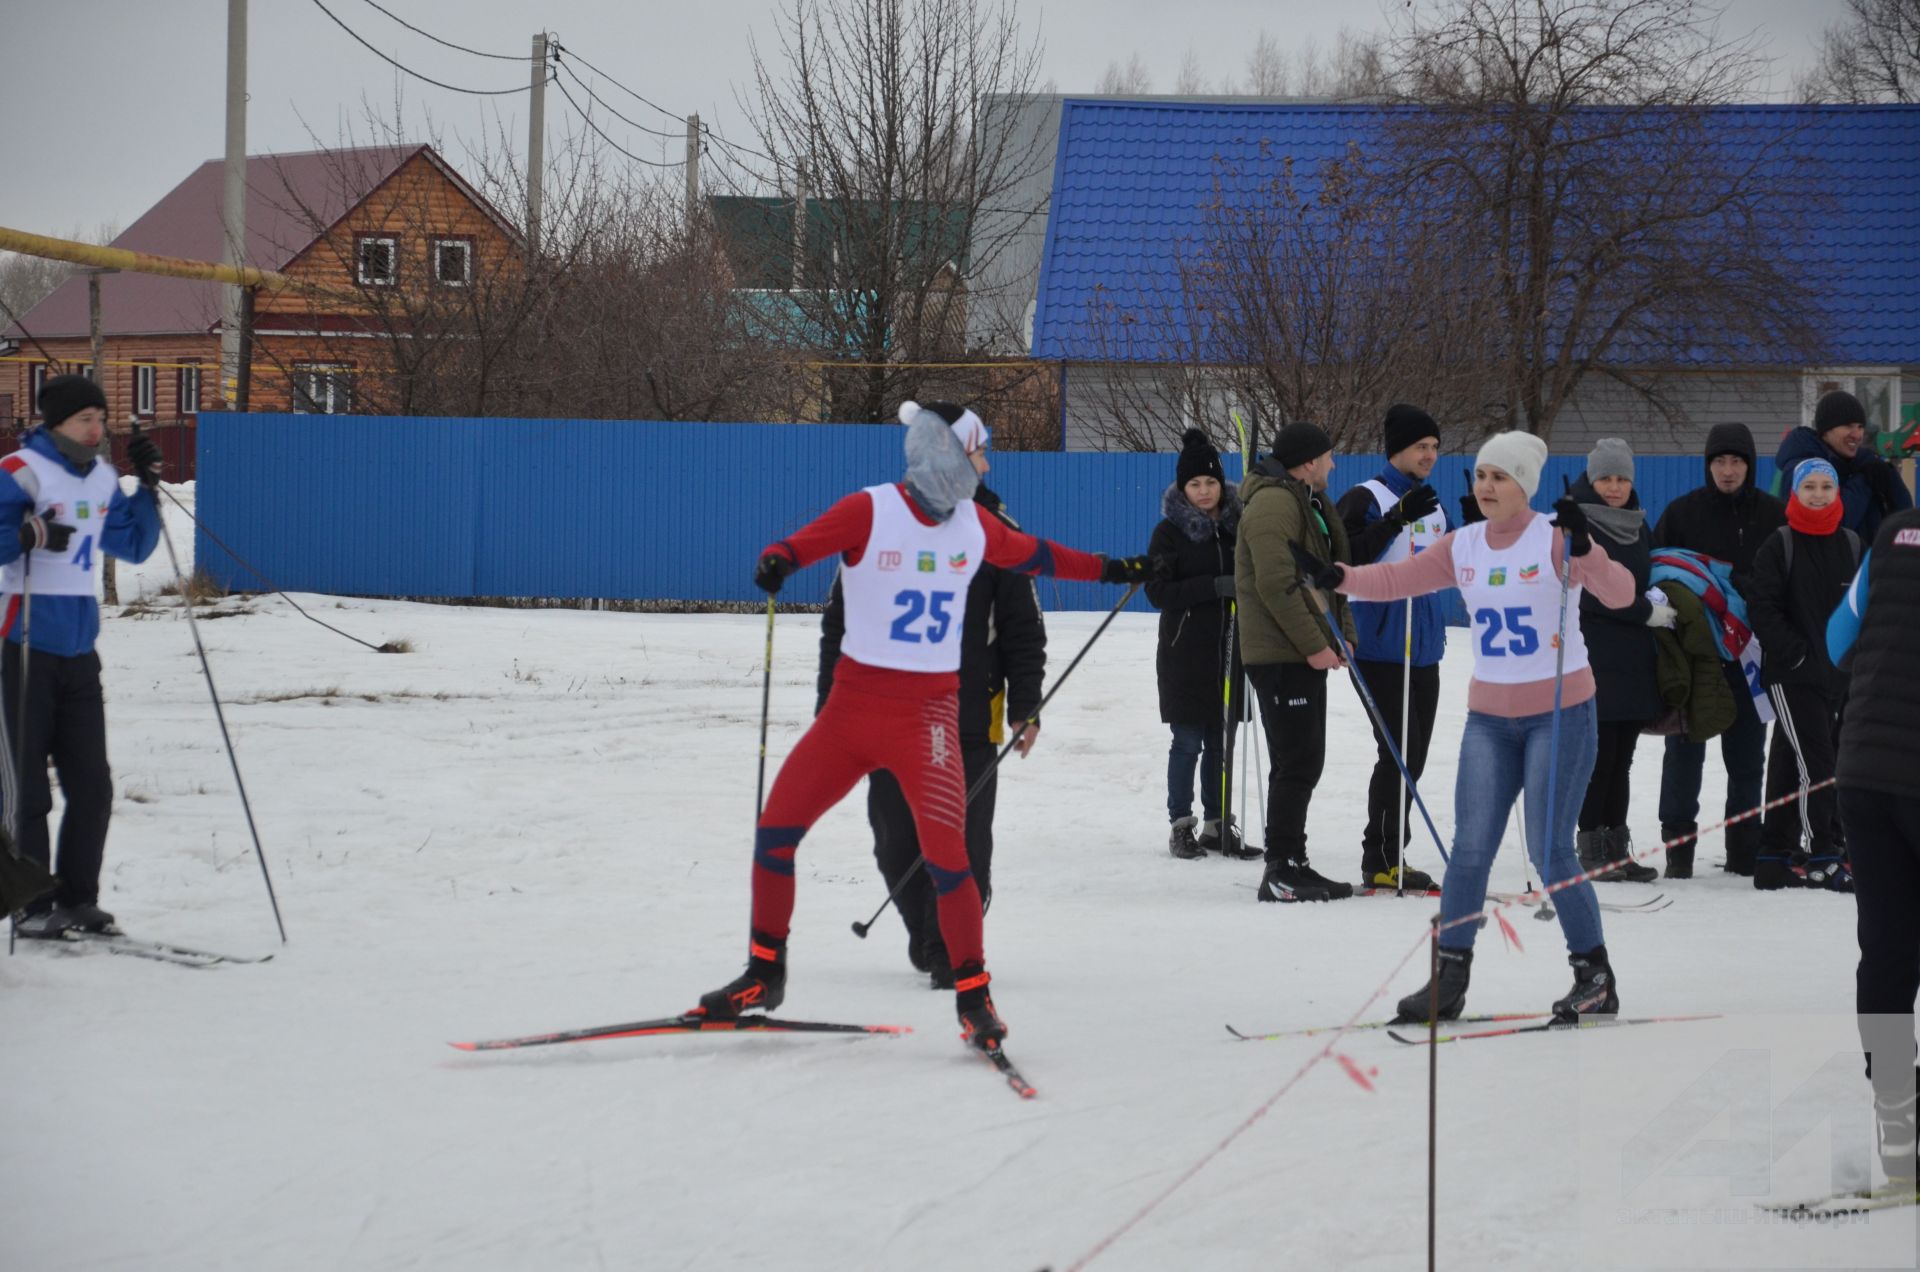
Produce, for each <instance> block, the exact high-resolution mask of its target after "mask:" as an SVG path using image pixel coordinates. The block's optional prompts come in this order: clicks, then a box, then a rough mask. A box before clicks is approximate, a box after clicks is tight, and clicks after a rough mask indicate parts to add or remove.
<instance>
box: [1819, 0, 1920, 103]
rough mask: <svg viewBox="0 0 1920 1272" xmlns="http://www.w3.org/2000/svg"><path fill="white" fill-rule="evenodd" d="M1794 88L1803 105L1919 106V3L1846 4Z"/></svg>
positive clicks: (1862, 0)
mask: <svg viewBox="0 0 1920 1272" xmlns="http://www.w3.org/2000/svg"><path fill="white" fill-rule="evenodd" d="M1798 88H1799V95H1800V97H1801V98H1802V100H1805V101H1815V102H1819V101H1841V102H1912V101H1920V0H1847V16H1846V18H1845V19H1844V20H1843V21H1840V22H1836V23H1834V24H1833V25H1832V26H1830V27H1828V28H1827V31H1826V36H1825V39H1824V40H1823V41H1822V43H1821V48H1820V61H1819V63H1818V64H1817V65H1816V66H1815V67H1814V69H1813V71H1812V73H1811V74H1810V75H1809V76H1808V77H1807V78H1806V79H1805V80H1804V81H1802V82H1801V83H1800V85H1799V86H1798Z"/></svg>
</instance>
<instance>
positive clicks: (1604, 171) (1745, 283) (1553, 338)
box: [1388, 0, 1822, 436]
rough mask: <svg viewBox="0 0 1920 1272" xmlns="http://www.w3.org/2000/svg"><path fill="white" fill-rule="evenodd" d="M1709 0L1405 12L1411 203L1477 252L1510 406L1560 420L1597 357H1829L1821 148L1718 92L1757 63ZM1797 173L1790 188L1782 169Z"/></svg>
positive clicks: (1396, 150) (1641, 372) (1401, 64)
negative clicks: (1820, 219)
mask: <svg viewBox="0 0 1920 1272" xmlns="http://www.w3.org/2000/svg"><path fill="white" fill-rule="evenodd" d="M1717 16H1718V13H1717V10H1715V9H1713V8H1711V7H1709V6H1708V5H1706V4H1704V3H1702V2H1701V0H1444V3H1441V4H1439V5H1438V6H1437V7H1434V8H1431V9H1425V10H1420V11H1417V12H1416V13H1415V15H1414V16H1413V17H1412V18H1411V19H1409V20H1408V21H1407V23H1406V25H1405V26H1404V27H1403V28H1402V30H1401V31H1400V33H1399V35H1398V38H1397V39H1396V42H1395V45H1394V49H1393V59H1392V64H1391V69H1392V71H1393V72H1394V75H1395V77H1396V79H1397V81H1398V84H1399V88H1400V90H1401V91H1402V92H1403V93H1404V94H1406V95H1407V96H1408V97H1409V98H1410V99H1411V100H1412V101H1414V102H1418V103H1421V105H1420V106H1419V107H1418V108H1415V109H1409V110H1404V111H1400V112H1396V113H1394V114H1393V115H1391V116H1390V117H1389V118H1390V120H1391V123H1390V125H1389V128H1388V136H1389V138H1390V149H1391V151H1392V155H1393V158H1392V163H1393V165H1394V166H1396V167H1397V168H1398V170H1399V175H1400V182H1401V191H1402V198H1403V199H1404V200H1405V201H1406V203H1407V204H1408V205H1409V206H1413V207H1418V208H1421V209H1424V210H1425V213H1426V214H1427V215H1429V216H1431V217H1433V218H1435V219H1439V218H1444V219H1445V221H1446V222H1447V223H1449V224H1451V225H1453V226H1455V227H1457V231H1458V232H1459V233H1461V234H1463V235H1465V236H1466V237H1467V241H1468V242H1469V243H1470V244H1477V245H1479V246H1480V250H1481V251H1482V253H1483V260H1484V267H1485V270H1486V272H1487V283H1488V285H1489V286H1491V287H1492V288H1493V291H1494V294H1495V296H1496V298H1497V301H1498V309H1497V330H1496V333H1495V334H1496V335H1497V340H1498V350H1497V354H1498V357H1497V362H1496V365H1495V366H1494V368H1493V373H1494V375H1495V377H1496V379H1495V384H1496V387H1497V396H1498V398H1499V400H1500V403H1501V409H1500V411H1499V420H1500V423H1501V424H1502V425H1503V426H1505V427H1515V428H1525V429H1528V430H1530V431H1532V432H1535V433H1537V434H1540V435H1542V436H1546V435H1549V434H1550V433H1551V431H1552V429H1553V425H1554V421H1555V419H1556V418H1557V417H1558V416H1559V415H1560V413H1561V411H1562V410H1563V409H1564V408H1565V407H1566V406H1567V404H1568V402H1569V401H1570V400H1571V398H1572V397H1573V395H1574V393H1575V391H1576V390H1577V389H1578V388H1579V387H1580V385H1581V383H1582V382H1583V381H1584V380H1585V379H1586V378H1587V377H1588V376H1590V375H1599V376H1603V377H1606V378H1609V379H1612V380H1614V381H1616V382H1618V383H1619V384H1622V385H1624V386H1626V387H1628V388H1629V389H1631V390H1632V391H1633V392H1635V393H1638V394H1639V395H1641V397H1642V398H1643V399H1644V400H1645V401H1646V402H1648V403H1649V404H1651V405H1652V406H1654V407H1657V408H1661V409H1671V408H1672V404H1671V402H1670V401H1668V399H1667V398H1666V397H1665V396H1664V395H1663V394H1664V388H1663V386H1664V384H1665V383H1666V381H1664V380H1663V378H1662V377H1661V376H1659V375H1658V374H1655V373H1654V369H1655V368H1661V367H1667V368H1670V367H1672V366H1674V365H1676V364H1680V363H1694V362H1702V361H1705V362H1716V361H1717V362H1747V363H1753V362H1760V363H1765V364H1770V365H1781V364H1786V365H1795V364H1799V365H1804V364H1805V363H1806V362H1808V361H1813V360H1817V357H1818V355H1819V352H1820V349H1821V345H1822V337H1821V333H1820V325H1819V324H1820V321H1821V320H1820V311H1819V309H1818V308H1817V307H1816V305H1815V303H1814V295H1813V292H1812V289H1811V286H1810V280H1809V279H1808V278H1807V277H1806V275H1805V274H1804V273H1803V272H1802V270H1801V268H1800V267H1798V266H1797V265H1796V264H1795V262H1794V254H1793V251H1792V248H1793V245H1794V243H1795V242H1797V241H1798V239H1799V237H1800V235H1801V234H1802V232H1803V231H1802V227H1803V225H1804V218H1805V217H1806V216H1807V215H1809V214H1810V213H1813V212H1814V211H1815V209H1814V208H1812V207H1811V206H1810V204H1809V203H1808V201H1807V199H1806V197H1805V195H1804V194H1803V193H1800V192H1802V191H1804V189H1805V188H1806V187H1807V186H1809V185H1817V183H1815V182H1809V181H1807V180H1806V179H1805V178H1806V174H1807V172H1808V171H1809V170H1810V169H1813V168H1814V167H1815V166H1816V164H1817V159H1816V157H1815V156H1813V155H1810V154H1803V153H1800V152H1801V151H1802V150H1803V149H1804V147H1802V146H1800V145H1799V144H1798V142H1797V139H1796V137H1795V136H1794V134H1793V133H1792V132H1791V131H1790V130H1789V131H1786V132H1782V131H1779V130H1778V128H1777V126H1776V125H1774V124H1772V123H1770V122H1767V121H1756V122H1754V123H1751V124H1748V123H1744V122H1742V121H1740V120H1736V119H1733V118H1729V117H1727V116H1726V115H1724V114H1720V115H1716V114H1715V112H1714V108H1716V107H1720V106H1723V105H1726V104H1728V103H1731V102H1734V101H1737V100H1740V99H1742V98H1743V97H1744V96H1746V95H1747V92H1748V89H1749V86H1750V85H1751V83H1752V82H1753V80H1754V78H1755V76H1756V75H1757V74H1758V73H1760V72H1761V71H1762V70H1763V69H1764V62H1763V60H1762V59H1761V58H1760V57H1759V55H1758V54H1757V53H1756V51H1755V49H1754V46H1753V44H1752V43H1751V42H1750V41H1735V42H1726V41H1724V40H1722V39H1720V38H1719V36H1718V34H1717V32H1716V30H1715V26H1714V19H1715V18H1716V17H1717ZM1789 180H1792V181H1793V182H1794V184H1793V186H1792V189H1791V190H1789V189H1788V187H1787V186H1786V184H1785V183H1786V182H1787V181H1789Z"/></svg>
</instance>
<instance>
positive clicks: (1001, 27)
mask: <svg viewBox="0 0 1920 1272" xmlns="http://www.w3.org/2000/svg"><path fill="white" fill-rule="evenodd" d="M777 38H778V45H779V52H780V59H779V62H778V63H776V62H775V61H774V60H772V59H771V58H770V57H769V56H768V55H767V53H766V52H764V51H763V50H762V49H761V47H760V45H759V43H758V42H757V41H756V42H755V44H754V50H753V56H754V90H753V95H754V100H753V101H752V102H751V103H749V104H748V105H747V110H748V113H749V116H750V117H751V119H752V123H753V127H754V129H755V131H756V133H757V134H758V136H759V140H760V149H762V150H764V151H765V152H766V153H767V154H768V155H770V156H772V157H773V162H774V164H775V165H776V167H777V168H778V170H779V173H780V175H781V178H782V184H783V185H786V186H787V187H788V188H792V187H793V184H794V182H793V178H794V177H795V175H796V174H798V173H802V172H803V173H804V174H805V177H804V184H805V188H806V190H807V192H808V194H809V197H810V203H809V207H808V209H807V210H806V211H807V216H806V217H805V218H804V219H803V222H802V223H803V225H804V226H805V227H806V232H805V234H804V236H803V237H804V239H805V242H804V245H803V246H804V252H803V279H802V285H801V286H797V287H795V288H793V289H792V291H791V292H790V293H789V294H790V296H791V299H792V304H793V307H794V309H795V311H796V312H797V314H798V316H799V320H798V321H797V322H796V323H795V324H794V326H793V329H792V330H791V331H790V332H789V335H788V338H789V340H790V342H791V343H793V344H794V345H795V346H797V347H806V348H811V349H812V350H813V351H814V353H815V357H816V359H818V360H819V361H822V362H829V363H836V364H839V365H838V366H836V367H832V368H829V369H828V373H827V374H826V375H824V376H823V379H822V384H821V386H820V391H821V394H822V396H823V398H824V400H825V404H826V405H825V412H826V414H827V416H828V418H832V419H838V420H849V421H876V422H878V421H884V420H890V419H892V418H893V413H894V411H895V410H896V409H897V404H898V402H899V400H900V399H901V398H904V397H909V396H915V395H917V394H919V392H920V389H919V386H920V383H921V380H922V377H923V373H924V372H925V370H926V364H928V363H936V362H940V361H958V360H962V358H963V357H964V355H965V352H966V350H965V332H966V329H967V324H966V321H965V318H966V303H967V278H968V276H969V274H971V273H973V272H976V271H980V270H982V269H983V268H984V267H986V266H987V265H989V264H990V263H991V262H992V261H993V260H994V259H995V258H996V257H997V256H998V254H1000V253H1001V252H1002V251H1004V250H1005V249H1006V247H1007V244H1008V241H1009V239H1010V237H1011V235H1005V236H1000V237H996V236H994V235H992V234H990V233H985V232H977V231H978V227H979V225H980V215H981V213H982V211H983V210H985V209H989V208H992V207H995V206H998V205H999V204H1000V203H1001V202H1003V201H1004V199H1005V197H1006V196H1008V195H1009V192H1010V191H1012V190H1013V189H1014V188H1015V187H1016V186H1017V185H1018V184H1019V183H1020V182H1021V181H1023V180H1024V179H1025V178H1027V177H1028V176H1029V175H1031V173H1032V172H1033V171H1034V169H1035V165H1037V164H1038V163H1039V162H1040V159H1041V156H1040V155H1039V154H1038V153H1037V151H1036V150H1035V149H1033V148H1032V147H1030V146H1027V145H1024V144H1023V142H1022V141H1021V139H1020V137H1019V135H1018V134H1017V132H1016V130H1013V129H1010V128H1006V127H997V126H995V125H996V123H997V122H998V121H997V120H996V119H995V118H993V117H992V113H993V112H994V111H995V110H996V109H1005V108H1006V106H1005V103H1006V102H1008V101H1009V100H1017V99H1018V98H1021V97H1023V96H1026V95H1029V94H1031V93H1032V91H1033V85H1034V83H1035V81H1036V70H1037V68H1038V65H1039V46H1038V44H1037V43H1036V42H1034V41H1033V40H1030V39H1029V38H1028V37H1027V36H1026V35H1025V34H1024V33H1023V31H1022V30H1021V27H1020V25H1019V21H1018V19H1017V16H1016V15H1015V13H1014V11H1013V9H1012V8H1011V6H1010V5H1009V4H1007V3H1003V2H1002V0H914V2H911V3H910V2H909V0H789V5H788V7H787V8H786V9H785V10H784V12H783V13H782V15H781V18H780V23H779V28H778V36H777ZM996 102H997V103H1000V105H999V106H996V105H995V103H996Z"/></svg>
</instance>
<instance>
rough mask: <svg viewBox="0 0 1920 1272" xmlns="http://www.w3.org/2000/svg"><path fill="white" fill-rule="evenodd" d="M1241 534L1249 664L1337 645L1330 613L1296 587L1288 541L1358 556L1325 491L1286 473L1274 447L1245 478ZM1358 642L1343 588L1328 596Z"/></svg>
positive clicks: (1334, 555) (1348, 560)
mask: <svg viewBox="0 0 1920 1272" xmlns="http://www.w3.org/2000/svg"><path fill="white" fill-rule="evenodd" d="M1240 502H1241V504H1242V505H1243V507H1242V509H1241V512H1240V537H1239V542H1238V543H1236V544H1235V545H1234V551H1233V576H1234V584H1235V587H1236V589H1237V591H1238V597H1237V599H1238V603H1239V607H1240V613H1239V619H1238V625H1239V629H1240V657H1241V658H1242V659H1244V660H1245V661H1246V662H1248V663H1250V664H1255V665H1260V664H1266V663H1303V662H1305V661H1307V659H1309V658H1311V657H1312V656H1313V655H1314V654H1317V653H1319V652H1320V651H1321V650H1323V649H1335V650H1337V648H1338V646H1336V645H1335V644H1334V640H1333V637H1332V636H1331V635H1329V634H1328V632H1327V625H1326V621H1325V620H1324V619H1322V618H1321V617H1320V611H1319V610H1318V609H1317V608H1316V607H1315V606H1314V604H1313V602H1312V601H1311V600H1309V599H1308V598H1307V589H1305V588H1295V587H1294V586H1293V585H1294V583H1295V582H1296V581H1297V580H1298V578H1299V567H1298V566H1296V565H1295V564H1294V560H1293V552H1292V550H1291V549H1290V548H1288V547H1287V544H1288V543H1290V542H1291V543H1298V544H1299V545H1300V546H1301V547H1303V548H1305V549H1306V550H1307V551H1309V552H1311V553H1313V555H1315V556H1317V557H1319V558H1320V559H1321V560H1322V561H1339V562H1341V563H1343V564H1349V565H1350V564H1352V562H1353V554H1352V553H1351V552H1350V551H1349V550H1348V548H1347V528H1346V527H1345V526H1344V525H1342V524H1341V523H1340V518H1339V516H1338V515H1337V514H1335V513H1334V511H1333V508H1332V506H1331V505H1330V504H1329V503H1328V501H1327V497H1326V496H1325V495H1324V494H1316V493H1315V492H1314V491H1313V490H1312V489H1310V488H1309V487H1308V486H1307V484H1306V483H1305V482H1303V481H1296V480H1294V479H1293V478H1292V477H1289V476H1287V470H1286V469H1284V468H1282V467H1280V463H1279V461H1278V460H1276V459H1274V458H1273V457H1272V456H1271V455H1269V456H1268V457H1266V458H1265V459H1263V460H1261V461H1260V462H1259V463H1257V464H1255V465H1254V466H1253V471H1252V472H1250V473H1248V474H1247V479H1246V481H1244V482H1242V483H1241V485H1240ZM1326 600H1327V601H1328V603H1329V604H1331V605H1332V606H1333V612H1334V614H1335V615H1336V616H1337V617H1338V618H1339V620H1340V628H1341V634H1342V635H1343V636H1344V637H1345V638H1346V641H1347V646H1348V647H1349V648H1351V647H1352V646H1353V644H1354V642H1355V640H1356V639H1357V633H1355V631H1354V628H1353V613H1352V611H1351V610H1350V609H1349V608H1348V606H1347V598H1346V597H1345V596H1343V595H1341V594H1339V593H1337V592H1336V593H1333V594H1332V595H1330V596H1327V597H1326Z"/></svg>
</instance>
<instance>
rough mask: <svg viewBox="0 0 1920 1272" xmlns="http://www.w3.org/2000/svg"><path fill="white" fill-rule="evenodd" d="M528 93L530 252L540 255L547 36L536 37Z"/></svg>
mask: <svg viewBox="0 0 1920 1272" xmlns="http://www.w3.org/2000/svg"><path fill="white" fill-rule="evenodd" d="M531 74H532V76H533V78H532V80H531V81H529V82H530V84H531V86H532V87H531V88H530V89H529V91H528V93H527V253H528V255H529V256H530V257H538V256H539V254H540V178H541V176H542V175H543V174H544V172H545V171H546V167H547V33H546V32H545V31H542V32H541V33H540V34H538V35H536V36H534V37H533V70H532V72H531Z"/></svg>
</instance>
